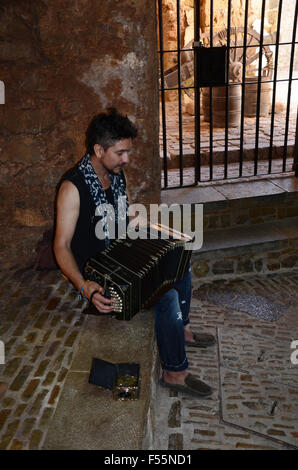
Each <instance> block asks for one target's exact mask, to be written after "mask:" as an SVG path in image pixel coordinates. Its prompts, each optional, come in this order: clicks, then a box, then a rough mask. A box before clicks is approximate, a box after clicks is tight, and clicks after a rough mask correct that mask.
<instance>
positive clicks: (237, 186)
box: [161, 175, 298, 208]
mask: <svg viewBox="0 0 298 470" xmlns="http://www.w3.org/2000/svg"><path fill="white" fill-rule="evenodd" d="M297 191H298V178H297V177H295V176H288V175H286V176H283V177H281V176H278V177H276V178H275V177H273V176H272V177H269V178H268V177H267V178H266V179H262V180H257V181H253V180H251V181H249V180H246V181H239V179H237V180H234V181H231V182H228V181H217V182H212V183H210V182H208V183H203V184H202V183H200V184H199V185H198V186H192V187H185V188H178V189H166V190H163V191H162V192H161V202H162V203H166V204H174V203H179V204H206V205H208V206H209V205H211V204H213V208H219V207H222V206H225V204H224V203H225V202H226V203H227V202H228V201H232V200H233V201H236V200H238V201H242V200H247V199H249V202H250V203H251V202H252V203H258V202H259V198H260V197H262V198H264V199H266V198H268V197H270V196H272V197H273V196H274V197H278V198H280V197H287V196H290V195H291V194H292V193H296V192H297ZM246 202H248V201H246Z"/></svg>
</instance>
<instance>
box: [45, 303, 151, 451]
mask: <svg viewBox="0 0 298 470" xmlns="http://www.w3.org/2000/svg"><path fill="white" fill-rule="evenodd" d="M153 320H154V319H153V315H152V312H151V311H144V312H143V311H142V312H140V313H139V314H137V315H136V316H135V317H133V318H132V319H131V320H130V321H128V322H125V321H119V320H116V319H115V318H111V317H110V316H109V317H103V316H100V317H96V316H90V315H89V316H88V317H87V319H86V322H85V324H84V329H83V332H82V336H81V339H80V344H79V347H78V349H77V352H76V354H75V356H74V359H73V362H72V365H71V369H70V371H69V373H68V375H67V378H66V382H65V385H64V388H63V391H62V395H61V398H60V400H59V403H58V406H57V409H56V413H55V415H54V417H53V419H52V421H51V425H50V428H49V432H48V434H47V438H46V440H45V443H44V446H43V449H50V450H53V449H58V450H60V449H90V450H91V449H101V450H111V449H113V450H133V449H142V448H143V446H146V447H149V445H150V442H149V441H150V439H151V436H152V431H151V430H150V429H149V428H150V426H151V427H152V413H151V408H152V402H151V400H152V387H153V383H152V376H153V372H154V367H155V363H156V361H155V354H156V352H155V348H154V334H153ZM93 357H97V358H100V359H103V360H106V361H109V362H113V363H116V362H138V363H140V366H141V371H140V374H141V394H140V398H139V400H136V401H124V402H121V401H115V400H113V399H112V393H111V391H109V390H100V389H99V388H98V387H96V386H94V385H90V384H89V383H88V378H89V373H90V368H91V361H92V358H93ZM65 430H67V432H66V431H65Z"/></svg>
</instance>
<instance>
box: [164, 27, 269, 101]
mask: <svg viewBox="0 0 298 470" xmlns="http://www.w3.org/2000/svg"><path fill="white" fill-rule="evenodd" d="M201 39H202V41H203V43H204V46H206V47H208V46H209V33H203V34H202V35H201ZM243 39H244V28H243V27H239V26H233V27H231V28H230V63H229V80H230V81H238V82H241V80H242V62H243V53H244V50H243ZM260 39H261V36H260V34H259V33H258V32H257V31H255V30H254V29H252V28H247V41H246V45H247V46H249V47H247V49H246V74H251V73H254V72H258V70H259V66H258V65H259V64H258V60H259V51H257V52H256V51H255V48H259V47H260ZM227 41H228V28H225V29H222V30H221V31H219V32H218V33H216V34H214V36H213V46H225V45H227ZM192 43H193V41H191V42H189V43H188V44H187V45H186V46H185V47H184V48H183V49H182V53H181V84H182V86H190V87H192V86H193V84H194V64H193V52H192V51H189V50H188V51H187V49H191V48H192ZM250 46H255V47H250ZM262 54H264V57H265V59H266V65H265V66H264V67H262V77H263V78H265V79H266V80H271V78H272V73H273V53H272V51H271V50H270V48H269V46H267V45H266V44H263V45H262ZM255 61H257V64H256V66H254V64H253V63H254V62H255ZM177 85H178V66H177V65H175V66H174V67H171V69H168V70H166V71H165V86H166V87H169V88H171V87H177ZM184 92H185V93H186V94H187V95H188V96H189V97H190V98H191V99H194V93H193V90H192V89H186V90H184Z"/></svg>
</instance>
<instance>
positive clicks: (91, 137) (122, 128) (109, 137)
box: [86, 108, 137, 155]
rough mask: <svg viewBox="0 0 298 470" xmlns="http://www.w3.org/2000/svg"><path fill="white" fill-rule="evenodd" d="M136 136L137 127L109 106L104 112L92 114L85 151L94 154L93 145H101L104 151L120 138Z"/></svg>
mask: <svg viewBox="0 0 298 470" xmlns="http://www.w3.org/2000/svg"><path fill="white" fill-rule="evenodd" d="M136 136H137V128H136V127H135V125H134V124H133V123H132V122H131V121H130V120H129V119H128V117H127V116H124V115H122V114H120V113H118V112H117V110H116V109H115V108H109V109H108V110H107V112H106V113H100V114H97V115H96V116H94V118H93V119H92V121H91V122H90V124H89V127H88V129H87V132H86V146H87V152H88V153H89V154H90V155H93V154H94V145H95V144H99V145H101V146H102V147H103V148H104V150H105V151H106V150H107V149H108V148H109V147H111V146H112V145H115V144H116V143H117V142H118V141H119V140H122V139H129V138H131V139H134V138H135V137H136Z"/></svg>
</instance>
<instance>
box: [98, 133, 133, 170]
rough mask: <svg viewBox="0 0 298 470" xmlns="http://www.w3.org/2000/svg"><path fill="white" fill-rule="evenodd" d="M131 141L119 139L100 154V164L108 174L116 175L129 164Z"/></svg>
mask: <svg viewBox="0 0 298 470" xmlns="http://www.w3.org/2000/svg"><path fill="white" fill-rule="evenodd" d="M131 150H132V139H130V138H129V139H121V140H119V141H118V142H117V143H116V144H115V145H112V146H111V147H109V148H108V149H107V150H106V151H104V150H103V151H102V153H101V163H102V165H103V166H104V167H105V168H106V169H107V170H108V171H110V172H112V173H115V174H118V173H120V171H121V170H122V169H123V167H124V166H125V165H127V164H128V163H129V154H130V152H131Z"/></svg>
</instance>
